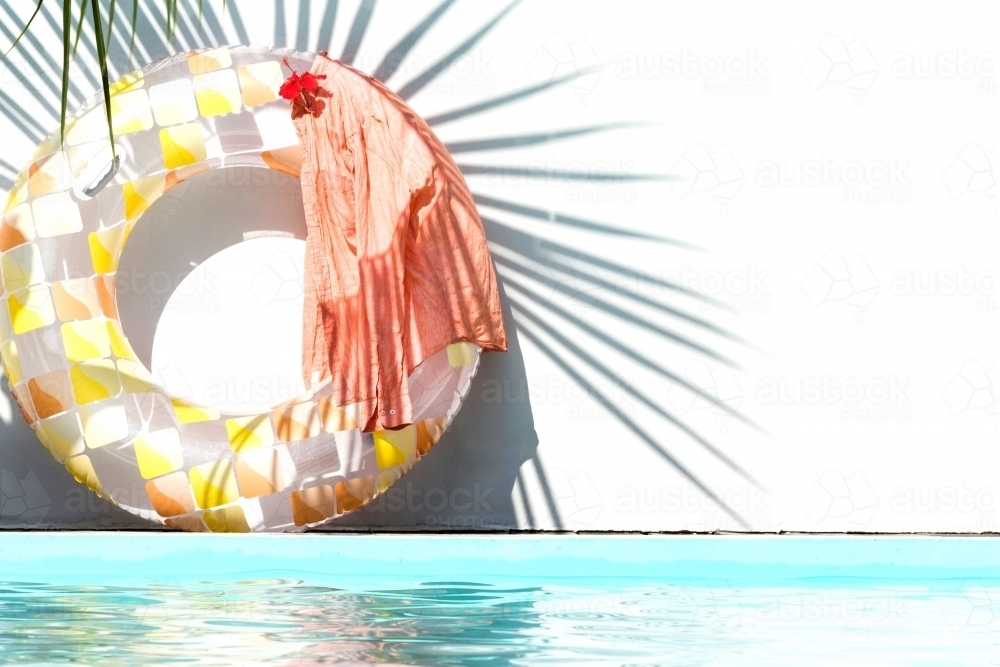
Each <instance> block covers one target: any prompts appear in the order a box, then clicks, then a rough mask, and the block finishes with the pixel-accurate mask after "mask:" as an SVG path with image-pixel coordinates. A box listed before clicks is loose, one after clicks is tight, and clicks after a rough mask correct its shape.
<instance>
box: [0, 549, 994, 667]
mask: <svg viewBox="0 0 1000 667" xmlns="http://www.w3.org/2000/svg"><path fill="white" fill-rule="evenodd" d="M998 556H1000V541H996V540H988V539H899V538H897V539H874V538H854V539H846V538H845V539H840V538H837V539H834V538H817V539H811V538H784V537H781V538H775V537H771V538H729V537H712V538H696V537H690V538H663V537H651V536H647V537H580V536H565V537H543V538H538V537H511V536H505V537H454V536H451V537H448V536H441V537H433V536H425V537H418V536H354V535H351V536H347V535H307V536H276V537H257V536H250V537H244V536H187V535H169V534H159V535H156V534H152V535H143V534H113V533H87V534H80V533H72V534H29V533H0V582H3V583H0V662H3V663H22V664H60V663H68V662H78V663H83V664H101V665H139V664H219V665H256V664H277V665H313V664H335V665H336V664H344V665H360V664H373V663H374V664H383V665H384V664H390V665H539V664H543V665H544V664H552V665H706V664H708V665H741V666H745V665H797V666H798V665H857V666H859V667H860V666H865V665H996V664H1000V557H998Z"/></svg>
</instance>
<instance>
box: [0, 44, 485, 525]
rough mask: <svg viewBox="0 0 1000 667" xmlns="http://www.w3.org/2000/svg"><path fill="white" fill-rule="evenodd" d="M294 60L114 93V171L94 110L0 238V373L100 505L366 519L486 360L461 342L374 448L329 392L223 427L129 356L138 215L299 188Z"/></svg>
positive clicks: (169, 70)
mask: <svg viewBox="0 0 1000 667" xmlns="http://www.w3.org/2000/svg"><path fill="white" fill-rule="evenodd" d="M285 57H287V58H289V62H290V64H291V66H292V67H293V68H295V69H296V70H308V69H309V67H310V66H311V64H312V61H313V58H314V56H313V54H307V53H299V52H293V51H287V50H284V49H265V48H253V47H222V48H215V49H209V50H202V51H197V52H191V53H187V54H182V55H177V56H173V57H170V58H167V59H164V60H160V61H158V62H156V63H153V64H151V65H149V66H148V67H146V68H145V69H143V70H141V71H136V72H133V73H131V74H128V75H126V76H123V77H122V78H120V79H119V80H118V81H116V82H115V83H114V84H113V85H112V87H111V93H112V103H111V112H112V127H113V132H114V142H115V147H116V153H117V158H116V159H113V158H112V151H111V145H110V142H109V141H108V135H107V132H108V129H107V117H106V114H105V108H104V104H103V98H102V97H100V96H95V97H94V98H92V99H91V100H90V101H89V102H88V103H86V104H84V105H83V107H82V108H81V109H80V110H79V111H77V112H75V113H74V114H72V115H71V116H70V117H69V118H68V119H67V131H66V142H65V146H61V145H60V143H61V142H60V140H59V133H58V131H56V132H54V133H53V134H52V135H50V136H49V137H48V138H47V139H46V140H45V141H44V142H43V143H42V144H41V146H40V147H39V148H38V150H37V152H36V154H35V155H34V156H33V158H32V160H31V162H30V164H29V166H28V167H27V168H26V169H25V170H24V171H23V172H22V173H21V174H20V175H19V176H18V178H17V181H16V182H15V184H14V186H13V187H12V189H11V192H10V195H9V199H8V201H7V205H6V208H5V210H4V215H3V218H2V223H0V253H2V254H0V277H2V285H3V288H2V292H3V306H2V307H0V357H2V360H3V367H4V371H5V373H6V376H7V378H8V381H9V383H10V386H11V391H12V393H13V396H14V398H15V400H16V401H17V404H18V406H19V407H20V409H21V412H22V414H23V415H24V418H25V420H27V422H28V423H29V424H30V425H31V427H32V428H33V429H34V431H35V433H36V434H37V436H38V439H39V440H40V441H41V443H42V444H43V445H44V446H45V447H46V448H47V449H48V450H49V451H50V452H51V453H52V455H53V456H54V457H56V458H57V459H58V460H59V461H61V462H62V463H63V464H64V465H65V466H66V468H67V469H68V470H69V471H70V473H71V474H72V475H73V476H74V477H75V478H76V479H77V480H78V481H80V482H82V483H84V484H86V485H87V486H88V487H90V488H91V489H92V490H94V491H95V492H96V493H98V494H99V495H101V496H102V497H105V498H108V499H109V500H111V501H112V502H114V503H115V504H117V505H119V506H120V507H123V508H124V509H126V510H128V511H130V512H132V513H134V514H137V515H138V516H141V517H143V518H146V519H149V520H152V521H157V522H161V523H165V524H167V525H168V526H173V527H177V528H182V529H186V530H195V531H198V530H201V531H204V530H209V531H213V532H257V531H296V530H303V529H305V528H307V527H309V526H315V525H317V524H321V523H323V522H326V521H329V520H331V519H333V518H335V517H337V516H340V515H342V514H344V513H346V512H351V511H353V510H356V509H358V508H360V507H362V506H363V505H365V504H366V503H368V502H370V501H371V500H372V499H373V498H375V497H376V496H377V495H378V494H380V493H382V492H384V491H385V490H386V489H387V488H388V487H389V485H390V484H392V483H393V482H394V481H396V480H397V479H398V478H399V477H400V476H401V475H402V474H403V473H404V472H406V471H407V470H408V469H409V468H410V467H411V466H412V465H413V464H414V463H415V462H416V461H417V460H418V459H419V458H420V457H421V456H423V455H424V454H426V453H427V452H428V451H429V450H430V448H431V447H433V445H434V444H435V443H436V442H437V441H438V439H439V438H440V436H441V434H442V432H443V431H444V429H445V428H446V427H447V426H448V424H449V423H450V421H451V420H452V418H453V417H454V416H455V414H456V413H457V412H458V409H459V407H460V405H461V401H462V399H463V398H464V396H465V394H466V393H467V392H468V390H469V386H470V384H471V380H472V377H473V376H474V374H475V372H476V369H477V367H478V363H479V355H480V348H479V347H477V346H475V345H472V344H467V343H456V344H453V345H451V346H449V347H448V348H447V349H446V350H443V351H442V352H440V353H439V354H437V355H435V356H433V357H431V358H430V359H427V360H426V361H425V362H424V363H422V364H421V365H420V366H419V367H418V368H417V369H416V370H415V371H414V372H413V373H412V374H411V375H410V377H409V392H410V396H411V400H412V405H413V425H411V426H408V427H406V428H403V429H401V430H395V431H376V432H374V433H363V432H361V430H360V429H359V424H358V417H359V416H358V415H357V414H354V412H353V409H352V406H349V405H348V406H343V405H334V404H333V403H332V402H331V401H330V400H329V399H328V396H329V395H330V391H329V383H325V384H323V385H320V386H319V387H317V388H314V390H313V391H311V392H309V393H307V394H306V395H304V396H301V397H299V398H297V399H295V400H293V401H290V402H287V403H284V404H281V405H277V406H274V407H273V409H271V410H269V411H267V412H266V413H265V414H250V415H246V414H222V413H220V412H219V411H218V410H216V409H213V408H212V407H209V406H205V405H198V404H195V403H193V402H191V401H190V400H186V399H185V397H182V396H176V395H171V393H169V392H168V391H167V390H166V389H165V388H164V387H163V386H161V385H160V384H158V383H157V381H156V380H155V379H154V377H153V375H152V374H151V373H150V371H149V370H148V369H147V368H146V367H145V366H144V365H143V363H142V362H141V361H140V360H139V359H138V357H137V356H136V354H135V352H134V351H133V349H132V346H130V344H129V341H128V340H127V339H126V337H125V335H124V332H123V329H122V325H121V322H120V321H119V316H118V311H117V305H116V289H115V277H116V271H117V268H118V260H119V257H120V256H121V254H122V251H123V249H124V247H125V244H126V242H127V240H128V238H129V234H130V232H131V231H132V229H133V228H134V226H135V225H137V224H141V221H142V216H143V213H144V212H145V211H146V210H147V209H148V208H149V207H150V206H151V205H152V204H153V203H154V202H155V201H156V200H157V198H159V197H161V196H162V195H164V194H165V193H166V192H168V191H169V190H170V189H171V188H173V187H175V186H177V185H178V184H180V183H182V182H184V181H186V180H188V179H192V178H194V177H196V176H198V175H199V174H203V173H205V172H209V171H211V170H219V169H227V168H232V167H241V168H254V167H256V168H260V169H272V170H277V171H280V172H284V173H286V174H290V175H293V176H296V177H297V176H298V171H299V166H300V165H301V152H300V150H299V146H298V139H297V136H296V132H295V127H294V126H293V124H292V120H291V114H290V112H289V105H288V102H287V101H285V100H283V99H281V98H280V97H279V95H278V89H279V87H280V85H281V83H282V82H283V81H284V78H285V73H284V72H283V70H282V64H281V61H282V59H283V58H285Z"/></svg>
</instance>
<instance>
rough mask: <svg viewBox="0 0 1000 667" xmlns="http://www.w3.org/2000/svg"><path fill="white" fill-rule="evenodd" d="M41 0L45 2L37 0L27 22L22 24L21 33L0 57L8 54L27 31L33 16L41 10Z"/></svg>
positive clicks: (32, 21) (33, 20)
mask: <svg viewBox="0 0 1000 667" xmlns="http://www.w3.org/2000/svg"><path fill="white" fill-rule="evenodd" d="M43 2H45V0H38V5H36V6H35V11H34V12H32V14H31V18H29V19H28V22H27V23H26V24H24V29H23V30H22V31H21V34H19V35H18V36H17V39H15V40H14V43H13V44H11V45H10V48H9V49H7V50H6V51H5V52H4V54H3V56H0V58H6V57H7V54H9V53H10V52H11V51H13V50H14V47H16V46H17V44H18V42H20V41H21V38H22V37H24V33H26V32H28V28H30V27H31V24H32V23H34V22H35V17H36V16H38V12H40V11H41V10H42V3H43Z"/></svg>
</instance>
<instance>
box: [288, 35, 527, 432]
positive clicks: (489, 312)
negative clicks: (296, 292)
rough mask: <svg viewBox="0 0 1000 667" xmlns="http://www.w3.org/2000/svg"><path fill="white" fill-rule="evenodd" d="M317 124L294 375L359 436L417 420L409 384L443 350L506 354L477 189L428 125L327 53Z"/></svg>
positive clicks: (308, 160)
mask: <svg viewBox="0 0 1000 667" xmlns="http://www.w3.org/2000/svg"><path fill="white" fill-rule="evenodd" d="M311 71H312V72H313V74H317V75H319V74H325V75H326V79H325V80H324V81H321V88H322V90H321V91H320V92H319V99H320V100H321V103H322V105H323V106H322V107H321V109H322V110H321V111H320V112H319V113H318V115H317V116H315V117H314V116H313V115H311V114H304V115H300V116H299V117H297V118H296V119H295V127H296V131H297V132H298V137H299V143H300V145H301V148H302V157H303V160H302V170H301V179H302V195H303V204H304V206H305V214H306V224H307V231H308V236H307V240H306V266H305V292H306V298H305V313H304V316H305V317H304V336H303V348H302V353H303V354H302V371H303V376H304V378H305V381H306V384H307V386H310V385H312V386H315V385H316V384H317V383H318V382H322V381H323V380H326V379H329V380H330V381H331V382H332V389H333V396H332V400H333V401H334V402H335V403H336V404H337V405H342V406H343V405H350V404H358V411H357V414H359V415H360V416H361V419H360V420H359V426H361V427H362V429H363V430H365V431H372V430H376V429H391V428H397V427H401V426H404V425H406V424H409V423H411V422H412V413H411V408H410V400H409V395H408V392H407V376H408V375H409V374H410V373H411V372H412V371H413V369H414V368H416V367H417V366H418V365H419V364H420V362H422V361H423V360H424V359H426V358H428V357H430V356H431V355H433V354H435V353H437V352H439V351H441V350H442V349H444V348H445V347H447V346H448V345H449V344H451V343H454V342H458V341H466V342H470V343H474V344H476V345H479V346H480V347H482V348H483V349H484V350H499V351H504V350H506V349H507V335H506V331H505V329H504V322H503V315H502V313H501V308H500V299H499V295H498V292H497V281H496V275H495V273H494V270H493V262H492V260H491V258H490V254H489V249H488V248H487V245H486V236H485V234H484V232H483V225H482V221H481V220H480V219H479V214H478V213H477V212H476V207H475V203H474V202H473V199H472V194H471V193H470V192H469V189H468V187H467V186H466V184H465V180H464V178H463V177H462V174H461V172H460V171H459V169H458V167H457V166H456V165H455V163H454V161H453V160H452V159H451V156H450V155H449V154H448V151H447V150H446V149H445V147H444V146H443V145H442V143H441V142H440V140H438V138H437V137H435V136H434V134H433V133H432V132H431V129H430V127H428V125H427V124H426V123H425V122H424V121H423V120H422V119H421V118H419V117H418V116H417V115H416V114H415V113H413V111H411V110H410V109H409V108H408V107H407V106H406V104H405V103H404V102H403V101H402V100H401V99H399V97H397V96H396V95H395V94H394V93H393V92H392V91H390V90H389V89H388V88H386V87H385V86H384V85H382V84H381V83H380V82H379V81H377V80H375V79H373V78H372V77H370V76H368V75H366V74H364V73H362V72H359V71H357V70H355V69H352V68H350V67H348V66H346V65H344V64H342V63H340V62H338V61H336V60H332V59H330V58H329V57H327V56H326V55H325V54H320V55H319V56H317V58H316V60H315V62H314V63H313V67H312V70H311Z"/></svg>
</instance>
